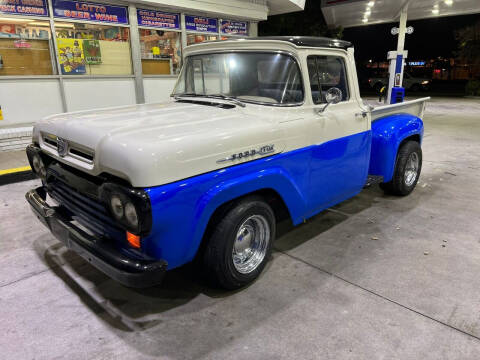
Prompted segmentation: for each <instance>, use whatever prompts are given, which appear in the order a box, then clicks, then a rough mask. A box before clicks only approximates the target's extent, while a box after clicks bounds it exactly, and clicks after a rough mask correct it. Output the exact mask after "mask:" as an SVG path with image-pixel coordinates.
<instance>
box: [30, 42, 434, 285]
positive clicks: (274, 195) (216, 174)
mask: <svg viewBox="0 0 480 360" xmlns="http://www.w3.org/2000/svg"><path fill="white" fill-rule="evenodd" d="M184 55H185V58H184V64H183V68H182V71H181V73H180V75H179V78H178V81H177V84H176V86H175V89H174V90H173V93H172V100H171V101H170V102H165V103H157V104H142V105H132V106H130V105H129V106H124V107H116V108H106V109H99V110H92V111H82V112H72V113H65V114H59V115H54V116H49V117H47V118H45V119H43V120H41V121H39V122H38V123H37V124H36V125H35V127H34V134H33V143H32V144H31V145H30V146H28V148H27V154H28V158H29V161H30V164H31V166H32V168H33V170H34V172H35V173H36V174H37V175H38V176H39V177H40V178H41V180H42V184H43V185H42V186H41V187H39V188H37V189H34V190H31V191H29V192H28V193H27V194H26V198H27V200H28V202H29V203H30V205H31V207H32V209H33V212H34V214H35V215H36V216H37V217H38V219H40V221H41V222H42V223H44V224H45V225H46V226H47V227H48V228H49V229H50V230H51V232H52V233H53V235H54V236H55V237H57V238H58V239H59V240H61V241H62V242H63V243H64V244H65V245H66V246H67V247H68V248H70V249H72V250H73V251H75V252H77V253H78V254H79V255H80V256H82V257H83V258H85V259H86V260H87V261H89V262H91V264H93V265H94V266H96V267H97V268H98V269H100V270H101V271H103V272H105V273H106V274H107V275H109V276H110V277H112V278H114V279H116V280H117V281H119V282H121V283H123V284H125V285H127V286H132V287H145V286H151V285H155V284H157V283H159V282H160V281H161V280H162V277H163V275H164V273H165V272H166V271H167V270H171V269H174V268H177V267H179V266H182V265H184V264H186V263H189V262H192V261H193V260H195V263H196V264H200V266H201V269H202V271H203V273H204V274H205V275H206V276H207V277H208V278H209V279H212V280H213V281H214V282H215V283H216V284H218V285H219V286H222V287H224V288H228V289H234V288H238V287H241V286H244V285H246V284H248V283H250V282H251V281H253V280H254V279H255V278H257V277H258V275H259V274H260V273H261V271H262V270H263V268H264V267H265V264H266V262H267V261H268V259H269V254H270V252H271V249H272V243H273V242H274V240H275V228H276V223H277V222H278V220H279V219H284V218H285V219H290V220H291V222H292V223H293V224H294V225H297V224H300V223H302V222H304V221H305V220H306V219H308V218H310V217H312V216H313V215H315V214H317V213H319V212H321V211H322V210H325V209H326V208H328V207H331V206H332V205H335V204H337V203H339V202H341V201H343V200H346V199H348V198H351V197H352V196H355V195H356V194H358V193H359V192H360V191H361V190H362V189H363V188H364V186H365V185H366V183H368V182H369V181H371V179H375V180H377V181H379V182H383V184H382V186H383V188H384V189H385V190H386V191H388V192H390V193H393V194H397V195H408V194H409V193H410V192H411V191H412V190H413V189H414V188H415V185H416V183H417V181H418V177H419V175H420V170H421V166H422V151H421V147H420V144H421V142H422V136H423V122H422V120H421V117H422V116H423V112H424V108H425V102H426V100H427V99H419V100H414V101H408V102H404V103H401V104H395V105H386V106H381V107H379V108H376V109H373V108H372V107H370V106H368V105H367V104H366V103H364V102H363V101H362V99H361V98H360V93H359V88H358V83H357V74H356V69H355V62H354V52H353V48H352V45H351V43H349V42H347V41H342V40H335V39H327V38H313V37H265V38H252V39H241V40H227V41H221V42H220V41H219V42H211V43H203V44H196V45H192V46H189V47H187V48H186V50H185V54H184ZM47 195H48V197H47ZM49 203H50V204H52V205H49Z"/></svg>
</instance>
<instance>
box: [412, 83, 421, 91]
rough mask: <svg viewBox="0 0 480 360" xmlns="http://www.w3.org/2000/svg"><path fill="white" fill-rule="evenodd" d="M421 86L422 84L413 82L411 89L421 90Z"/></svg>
mask: <svg viewBox="0 0 480 360" xmlns="http://www.w3.org/2000/svg"><path fill="white" fill-rule="evenodd" d="M421 88H422V87H421V86H420V84H413V85H412V86H410V90H412V91H413V92H419V91H420V90H421Z"/></svg>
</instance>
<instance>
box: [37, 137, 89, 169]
mask: <svg viewBox="0 0 480 360" xmlns="http://www.w3.org/2000/svg"><path fill="white" fill-rule="evenodd" d="M43 143H44V144H45V145H47V146H48V147H49V148H51V149H52V150H55V152H56V151H57V137H56V136H55V135H52V134H44V135H43ZM68 153H69V155H70V156H72V157H74V158H76V159H78V160H81V161H84V162H86V163H88V164H93V159H94V153H93V151H92V150H88V151H87V150H84V149H80V147H79V146H78V145H76V144H71V143H69V145H68Z"/></svg>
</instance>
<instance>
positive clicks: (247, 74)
mask: <svg viewBox="0 0 480 360" xmlns="http://www.w3.org/2000/svg"><path fill="white" fill-rule="evenodd" d="M172 95H173V96H181V95H185V96H207V97H209V96H211V97H225V98H226V97H228V98H230V99H236V100H240V101H242V102H251V103H260V104H267V105H274V104H275V105H295V104H299V103H302V102H303V84H302V78H301V73H300V69H299V68H298V65H297V62H296V61H295V60H294V59H293V58H292V57H291V56H289V55H285V54H279V53H251V52H232V53H219V54H216V53H213V54H201V55H193V56H189V57H187V58H186V60H185V64H184V66H183V68H182V72H181V74H180V77H179V79H178V81H177V85H176V86H175V90H174V91H173V94H172Z"/></svg>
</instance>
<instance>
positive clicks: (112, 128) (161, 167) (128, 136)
mask: <svg viewBox="0 0 480 360" xmlns="http://www.w3.org/2000/svg"><path fill="white" fill-rule="evenodd" d="M216 105H217V106H215V105H213V106H212V104H210V105H208V104H207V103H198V102H197V103H189V102H168V103H158V104H144V105H132V106H124V107H118V108H109V109H100V110H91V111H82V112H75V113H65V114H60V115H53V116H49V117H47V118H45V119H43V120H42V121H40V122H38V123H36V124H35V127H34V133H33V137H34V141H38V142H39V144H40V147H41V148H42V150H43V151H45V152H47V153H49V154H50V155H51V156H53V157H55V158H56V159H57V160H59V161H61V162H63V163H66V164H68V165H71V166H73V167H75V168H77V169H79V170H82V171H84V172H87V173H89V174H91V175H99V174H101V173H110V174H112V175H116V176H119V177H121V178H124V179H126V180H128V181H129V182H130V183H131V184H132V186H134V187H150V186H156V185H162V184H166V183H170V182H173V181H177V180H181V179H185V178H188V177H191V176H195V175H198V174H201V173H205V172H209V171H213V170H216V169H220V168H224V167H227V166H231V165H234V164H238V163H240V162H244V161H249V160H253V159H256V158H260V157H262V156H265V155H266V153H265V152H264V153H262V151H259V149H261V148H262V147H264V146H267V147H268V146H270V145H273V146H274V148H273V149H274V151H271V150H270V151H269V152H268V154H273V153H278V152H281V151H282V150H283V148H284V146H285V144H284V141H283V138H284V137H283V134H282V131H281V130H280V127H279V126H278V121H276V120H275V119H274V118H273V117H271V116H270V117H269V116H268V113H267V115H265V116H262V117H259V116H258V112H256V113H255V114H254V113H253V112H252V111H251V110H248V108H251V107H255V108H257V107H256V106H254V105H252V106H250V105H249V106H247V107H246V108H241V107H238V106H237V107H233V108H232V107H228V108H225V107H220V106H218V105H222V103H221V102H219V103H217V104H216ZM224 105H225V104H224ZM257 110H258V108H257ZM59 138H60V142H61V143H63V144H64V142H65V141H66V143H67V148H68V150H67V152H66V154H63V156H60V154H59V151H58V150H59V148H58V147H57V143H58V142H59V141H58V139H59ZM252 150H254V151H253V152H252ZM246 151H249V156H247V157H243V156H242V157H241V158H238V157H236V156H235V155H236V154H240V153H244V152H246ZM60 152H61V149H60ZM232 156H233V157H235V159H233V160H232V159H229V160H225V159H226V158H231V157H232ZM222 160H223V161H222Z"/></svg>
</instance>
